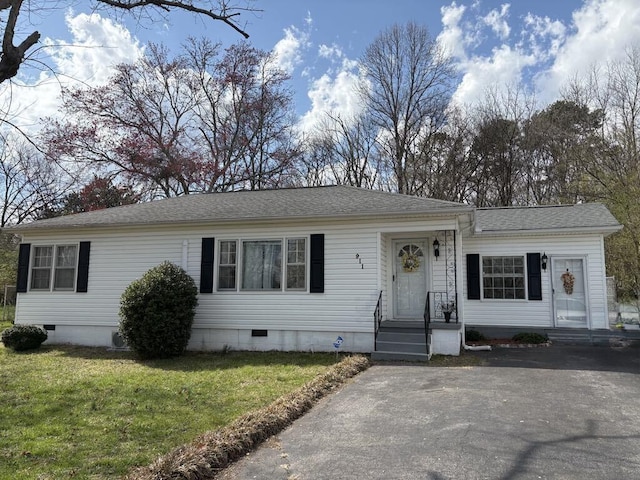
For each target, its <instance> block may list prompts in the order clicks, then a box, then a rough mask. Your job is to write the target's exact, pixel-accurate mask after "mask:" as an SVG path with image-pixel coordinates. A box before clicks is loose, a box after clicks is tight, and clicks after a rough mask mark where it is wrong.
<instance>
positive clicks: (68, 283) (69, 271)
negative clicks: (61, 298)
mask: <svg viewBox="0 0 640 480" xmlns="http://www.w3.org/2000/svg"><path fill="white" fill-rule="evenodd" d="M75 273H76V269H75V268H56V273H55V278H54V281H53V289H54V290H73V282H74V279H75V277H76V275H75Z"/></svg>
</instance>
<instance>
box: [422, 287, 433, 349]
mask: <svg viewBox="0 0 640 480" xmlns="http://www.w3.org/2000/svg"><path fill="white" fill-rule="evenodd" d="M430 298H431V295H430V294H429V292H427V300H426V301H425V303H424V315H423V317H424V345H425V348H426V349H427V355H429V323H431V303H430V302H429V299H430Z"/></svg>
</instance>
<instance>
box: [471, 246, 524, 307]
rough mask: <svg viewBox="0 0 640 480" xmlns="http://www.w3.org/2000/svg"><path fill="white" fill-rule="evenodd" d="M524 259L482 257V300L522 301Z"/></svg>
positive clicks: (518, 257)
mask: <svg viewBox="0 0 640 480" xmlns="http://www.w3.org/2000/svg"><path fill="white" fill-rule="evenodd" d="M524 278H525V271H524V257H520V256H517V257H516V256H514V257H482V290H483V292H482V293H483V297H484V298H493V299H524V298H526V296H525V281H524Z"/></svg>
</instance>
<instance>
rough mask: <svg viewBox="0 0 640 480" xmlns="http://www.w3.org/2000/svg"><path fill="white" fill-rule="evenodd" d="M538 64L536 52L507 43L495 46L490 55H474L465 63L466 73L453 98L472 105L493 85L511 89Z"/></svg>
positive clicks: (460, 102) (482, 97) (457, 101)
mask: <svg viewBox="0 0 640 480" xmlns="http://www.w3.org/2000/svg"><path fill="white" fill-rule="evenodd" d="M535 63H536V58H535V56H534V55H528V54H526V53H525V52H523V51H522V50H519V49H517V48H512V47H510V46H508V45H502V46H500V47H498V48H495V49H494V50H493V51H492V54H491V55H490V56H486V57H480V56H478V57H472V58H470V59H469V60H468V61H467V62H465V63H464V64H462V69H463V71H464V74H463V77H462V81H461V82H460V84H459V85H458V88H457V90H456V92H455V94H454V97H453V98H454V101H455V102H456V103H459V104H473V103H475V102H477V101H479V100H482V99H484V97H485V94H486V93H487V90H488V89H490V88H497V89H498V90H501V89H503V88H504V89H506V88H509V86H511V85H514V84H516V83H518V82H519V81H520V79H521V75H522V70H523V69H524V68H525V67H528V66H532V65H535Z"/></svg>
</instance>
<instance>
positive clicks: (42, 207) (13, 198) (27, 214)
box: [0, 137, 73, 227]
mask: <svg viewBox="0 0 640 480" xmlns="http://www.w3.org/2000/svg"><path fill="white" fill-rule="evenodd" d="M72 183H73V179H72V178H70V177H67V176H66V175H65V174H64V172H62V171H60V170H59V169H57V168H56V166H55V165H53V164H51V163H49V162H47V161H46V160H45V159H44V157H43V156H42V155H41V154H40V152H38V151H36V150H35V149H34V148H32V146H31V145H29V144H27V143H26V142H20V141H15V139H13V140H11V141H7V138H5V137H2V138H0V209H1V210H0V227H5V226H7V225H17V224H19V223H22V222H24V221H27V220H34V219H36V218H39V217H40V216H41V215H42V212H43V211H46V210H47V209H48V208H50V207H51V206H52V205H54V204H55V203H56V202H57V201H58V200H59V199H60V198H62V196H64V195H65V193H66V192H68V191H69V188H70V186H71V185H72Z"/></svg>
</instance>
